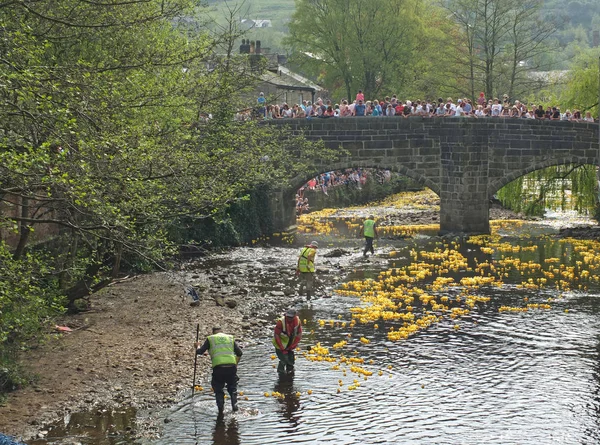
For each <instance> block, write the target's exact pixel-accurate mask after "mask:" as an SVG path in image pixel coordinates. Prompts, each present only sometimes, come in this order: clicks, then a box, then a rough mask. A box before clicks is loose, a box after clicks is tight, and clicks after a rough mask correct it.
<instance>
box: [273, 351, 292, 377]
mask: <svg viewBox="0 0 600 445" xmlns="http://www.w3.org/2000/svg"><path fill="white" fill-rule="evenodd" d="M275 353H276V354H277V358H279V365H278V366H277V372H279V373H284V372H285V371H286V369H287V372H292V371H293V370H294V363H295V362H296V356H295V355H294V351H289V352H288V353H287V354H284V353H283V352H281V349H279V348H275Z"/></svg>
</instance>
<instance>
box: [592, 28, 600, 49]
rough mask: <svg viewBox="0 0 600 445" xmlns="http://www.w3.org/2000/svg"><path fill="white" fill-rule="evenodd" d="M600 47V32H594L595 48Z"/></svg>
mask: <svg viewBox="0 0 600 445" xmlns="http://www.w3.org/2000/svg"><path fill="white" fill-rule="evenodd" d="M599 46H600V31H594V37H593V47H594V48H598V47H599Z"/></svg>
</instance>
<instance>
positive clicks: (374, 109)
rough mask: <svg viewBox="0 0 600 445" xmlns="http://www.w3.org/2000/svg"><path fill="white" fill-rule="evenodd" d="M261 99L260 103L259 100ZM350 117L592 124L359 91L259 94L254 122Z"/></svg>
mask: <svg viewBox="0 0 600 445" xmlns="http://www.w3.org/2000/svg"><path fill="white" fill-rule="evenodd" d="M261 99H262V100H261ZM351 116H357V117H361V116H388V117H389V116H396V117H404V118H407V117H409V116H421V117H424V118H429V117H431V118H434V117H472V118H488V117H505V118H521V119H544V120H561V121H576V122H594V118H593V117H592V115H591V113H590V112H589V111H585V112H584V113H582V112H581V111H580V110H577V109H573V110H568V109H567V110H564V111H561V109H560V107H558V106H546V107H545V106H544V105H541V104H539V105H536V104H534V103H529V104H525V103H523V102H521V101H519V100H515V101H510V100H509V98H508V96H507V95H504V96H503V97H502V99H499V98H493V99H487V98H486V97H485V94H484V93H480V94H479V97H478V98H477V99H476V100H471V99H468V98H460V99H457V100H456V101H455V100H454V99H453V98H451V97H448V98H447V99H446V100H444V99H443V98H438V99H437V101H432V100H430V99H428V100H405V101H402V100H399V99H398V98H397V96H396V95H393V96H391V97H388V96H386V97H385V98H384V99H383V100H379V99H374V100H365V96H364V94H363V92H362V91H361V90H359V92H358V93H357V95H356V98H355V99H354V100H351V101H349V100H347V99H342V100H341V101H340V103H335V104H334V103H332V101H331V100H323V99H321V98H318V99H317V100H316V101H315V102H314V103H312V102H311V101H310V100H303V101H302V103H301V104H294V105H291V106H290V105H288V104H287V103H283V104H281V105H278V104H267V101H266V100H265V97H264V94H263V93H261V95H260V96H259V100H258V106H257V108H256V109H255V112H254V117H255V118H258V119H266V120H269V119H290V118H320V119H327V118H336V117H351ZM250 118H252V116H251V115H249V114H248V113H246V114H239V113H238V115H237V116H236V119H238V120H244V119H250Z"/></svg>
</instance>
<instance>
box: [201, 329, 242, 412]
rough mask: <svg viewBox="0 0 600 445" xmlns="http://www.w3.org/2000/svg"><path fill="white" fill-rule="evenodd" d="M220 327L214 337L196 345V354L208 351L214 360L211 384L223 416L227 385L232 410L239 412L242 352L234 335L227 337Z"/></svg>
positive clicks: (214, 330)
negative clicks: (238, 369)
mask: <svg viewBox="0 0 600 445" xmlns="http://www.w3.org/2000/svg"><path fill="white" fill-rule="evenodd" d="M221 331H222V329H221V328H220V327H214V328H213V330H212V332H213V333H212V335H209V336H208V338H207V339H206V340H205V341H204V344H203V345H202V346H200V343H196V344H195V346H196V354H198V355H202V354H204V353H205V352H206V351H208V353H209V354H210V358H211V360H212V369H213V372H212V380H211V382H210V384H211V386H212V389H213V390H214V391H215V399H216V400H217V408H219V415H222V414H223V410H224V409H225V392H224V391H223V388H224V387H225V385H227V392H228V393H229V396H230V397H231V409H232V410H233V411H237V410H238V404H237V397H238V394H237V381H238V377H237V364H238V362H239V361H240V358H241V357H242V350H241V349H240V347H239V345H238V344H237V342H236V341H235V339H234V338H233V335H227V334H224V333H223V332H221Z"/></svg>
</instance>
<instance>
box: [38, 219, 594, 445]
mask: <svg viewBox="0 0 600 445" xmlns="http://www.w3.org/2000/svg"><path fill="white" fill-rule="evenodd" d="M353 224H354V223H353V222H352V221H349V220H348V218H345V219H344V220H341V221H337V223H335V224H333V225H330V226H329V227H330V229H327V230H324V231H322V234H321V235H318V234H314V233H309V234H307V235H305V236H304V237H302V236H299V239H297V240H296V241H295V244H291V245H290V244H287V245H288V246H289V247H280V248H279V249H281V251H282V252H283V255H285V256H293V255H295V252H296V250H297V246H298V245H301V244H302V242H303V241H306V240H307V239H312V238H315V239H317V240H319V242H320V245H321V246H327V247H326V248H325V249H321V248H320V249H319V252H320V254H321V252H323V253H325V252H327V251H331V250H333V249H334V248H342V249H345V250H346V251H342V253H349V255H346V261H347V264H349V267H348V268H347V269H346V270H347V272H346V273H344V274H343V275H342V280H341V282H339V283H336V284H335V285H330V286H328V288H327V289H326V291H324V292H321V294H320V298H318V299H316V300H314V301H313V302H310V303H307V302H304V303H301V304H299V305H298V309H299V311H300V314H299V315H300V318H301V319H303V320H304V338H303V340H302V342H301V349H302V351H301V352H300V353H299V355H298V360H297V365H296V371H295V373H294V375H290V376H284V377H278V375H277V373H276V370H275V369H274V367H275V364H276V360H273V348H272V346H271V344H270V341H269V338H267V337H266V336H265V338H260V339H258V340H257V341H255V342H252V343H251V344H247V345H246V346H245V348H244V356H243V359H242V362H241V364H240V366H239V372H238V374H239V377H240V383H239V389H240V391H242V392H243V395H241V396H240V411H239V412H238V413H235V414H234V413H232V412H231V410H230V409H229V406H227V409H226V414H225V416H224V418H222V419H218V418H217V412H216V406H215V403H214V397H213V396H212V394H211V392H210V391H209V390H208V387H209V386H210V383H209V382H208V381H204V382H200V385H201V386H202V387H203V389H202V390H200V391H198V392H196V394H195V395H194V396H193V397H192V396H191V395H190V394H185V395H182V399H181V400H180V402H179V403H178V404H176V405H175V406H174V407H172V409H171V410H169V412H167V413H166V414H165V417H166V418H167V421H166V422H165V424H164V428H163V431H162V432H161V435H160V437H159V438H156V439H155V440H146V441H141V442H129V441H128V440H127V439H125V438H124V437H123V436H121V435H118V434H104V435H100V436H98V435H94V437H91V435H85V434H79V435H77V434H75V433H73V431H72V430H71V431H70V432H69V430H68V429H67V430H66V431H65V432H63V434H64V436H63V437H62V438H61V437H58V436H60V434H57V437H56V438H55V439H49V440H48V441H44V443H81V444H95V445H103V444H111V445H112V444H126V443H144V444H148V445H150V444H154V445H159V444H160V445H172V444H177V445H184V444H213V445H234V444H244V445H252V444H257V445H259V444H260V445H263V444H363V443H364V444H375V443H377V444H484V443H485V444H523V445H526V444H531V445H534V444H535V445H539V444H592V443H600V298H599V297H600V287H599V284H598V281H599V277H598V274H599V273H600V257H598V256H597V254H596V252H599V251H600V247H599V246H600V245H599V244H598V243H597V242H591V241H578V240H561V239H557V238H555V237H553V235H552V234H553V233H555V232H556V230H555V228H553V227H552V225H549V224H540V223H523V222H514V223H510V224H497V225H495V226H494V228H493V232H494V233H495V234H496V236H495V237H491V238H490V237H475V238H470V239H440V238H437V237H433V236H431V228H430V227H425V228H424V229H423V232H419V231H417V232H416V233H415V234H413V235H412V236H411V237H408V238H406V237H405V235H401V236H394V234H396V235H397V234H398V232H401V231H400V230H399V229H398V230H395V229H389V230H387V231H383V232H384V233H386V234H387V236H386V237H385V239H382V240H380V241H379V242H378V243H377V244H376V249H377V252H376V256H375V257H374V258H371V259H369V260H363V259H362V255H361V253H360V251H357V248H358V246H359V244H360V242H359V241H357V240H356V238H355V237H352V238H346V237H345V236H344V234H346V233H347V232H348V230H350V231H352V230H353V229H352V227H353ZM315 230H317V229H315ZM318 230H322V228H321V229H318ZM308 231H309V232H310V230H308ZM283 245H286V243H284V244H283ZM255 249H263V248H262V247H259V248H255ZM255 249H253V248H241V249H238V250H236V251H234V252H231V253H228V254H225V255H223V256H222V258H223V260H227V261H231V259H232V258H235V262H239V263H243V262H247V261H253V260H254V259H255V258H256V252H253V250H255ZM319 262H321V263H326V261H325V259H324V258H323V257H318V261H317V264H318V265H319ZM440 277H441V278H440ZM267 284H268V283H267ZM353 319H354V321H353ZM404 337H407V338H404ZM325 348H327V349H325ZM309 349H311V350H309ZM111 415H112V416H114V413H112V414H111ZM126 417H127V416H126ZM134 417H135V416H133V415H131V416H129V417H127V419H129V420H128V421H129V422H130V423H134V422H135V419H134ZM111 421H112V422H113V423H114V422H116V420H115V419H114V418H113V419H112V420H111ZM119 422H120V421H119ZM107 423H109V424H110V422H107ZM125 423H127V422H125ZM122 426H123V425H121V427H122ZM107 430H108V429H105V432H106V431H107ZM65 436H68V437H70V438H71V439H70V440H73V441H71V442H67V441H63V440H64V437H65ZM74 439H76V440H74Z"/></svg>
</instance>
